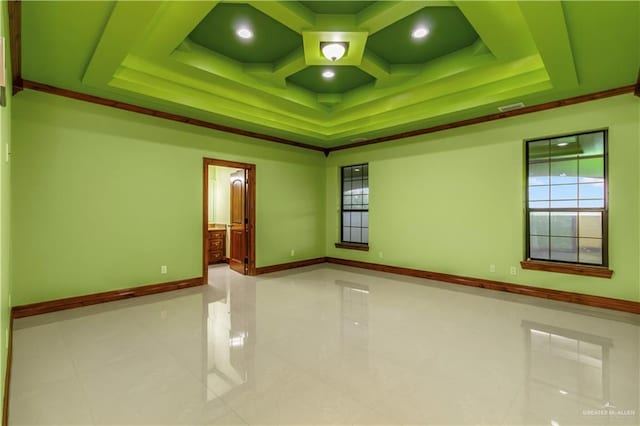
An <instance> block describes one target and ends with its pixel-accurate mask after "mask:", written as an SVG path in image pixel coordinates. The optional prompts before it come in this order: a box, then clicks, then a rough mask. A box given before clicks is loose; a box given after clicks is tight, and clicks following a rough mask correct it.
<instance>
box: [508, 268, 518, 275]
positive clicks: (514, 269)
mask: <svg viewBox="0 0 640 426" xmlns="http://www.w3.org/2000/svg"><path fill="white" fill-rule="evenodd" d="M509 273H510V274H511V275H516V274H517V273H518V270H517V269H516V267H515V266H512V267H511V268H509Z"/></svg>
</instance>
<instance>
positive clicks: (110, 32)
mask: <svg viewBox="0 0 640 426" xmlns="http://www.w3.org/2000/svg"><path fill="white" fill-rule="evenodd" d="M161 7H162V3H159V2H158V3H142V2H118V3H116V4H115V6H114V8H113V11H112V12H111V16H110V18H109V22H108V23H107V26H106V28H105V29H104V32H103V33H102V37H100V42H99V43H98V46H97V47H96V50H95V51H94V53H93V56H92V57H91V60H90V61H89V65H88V66H87V70H86V72H85V74H84V77H83V79H82V82H83V83H84V84H86V85H89V86H100V85H104V84H106V83H107V82H108V81H109V80H110V79H111V76H112V75H113V73H114V71H115V70H116V69H117V68H118V67H119V66H120V64H121V63H122V62H123V61H124V59H125V57H126V56H127V54H128V53H129V50H130V49H131V46H132V45H133V44H134V43H135V42H136V41H137V40H139V39H141V38H142V36H144V35H145V34H146V33H147V31H148V23H149V22H150V21H151V20H152V19H153V18H154V16H156V15H157V14H158V12H159V11H160V10H161ZM131 22H138V23H139V25H135V26H133V27H132V26H131Z"/></svg>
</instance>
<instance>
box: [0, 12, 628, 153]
mask: <svg viewBox="0 0 640 426" xmlns="http://www.w3.org/2000/svg"><path fill="white" fill-rule="evenodd" d="M8 8H9V39H10V45H11V69H12V77H13V94H14V95H15V94H16V93H18V92H20V91H21V90H23V89H32V90H37V91H40V92H45V93H51V94H54V95H58V96H64V97H68V98H72V99H77V100H81V101H85V102H91V103H95V104H98V105H104V106H109V107H112V108H117V109H123V110H126V111H131V112H136V113H139V114H145V115H150V116H153V117H158V118H163V119H166V120H171V121H178V122H181V123H187V124H191V125H193V126H198V127H204V128H208V129H213V130H217V131H220V132H225V133H231V134H236V135H240V136H246V137H250V138H254V139H261V140H265V141H269V142H275V143H280V144H284V145H289V146H294V147H297V148H303V149H309V150H312V151H318V152H322V153H323V154H324V155H325V157H328V156H329V154H331V153H332V152H334V151H341V150H344V149H351V148H357V147H361V146H366V145H374V144H378V143H383V142H389V141H393V140H398V139H405V138H410V137H413V136H419V135H425V134H429V133H436V132H441V131H444V130H449V129H455V128H458V127H465V126H471V125H474V124H480V123H486V122H489V121H495V120H500V119H503V118H510V117H515V116H518V115H524V114H529V113H533V112H539V111H545V110H549V109H554V108H560V107H563V106H568V105H574V104H578V103H582V102H588V101H593V100H598V99H603V98H608V97H611V96H618V95H622V94H626V93H635V95H636V96H640V73H639V74H638V82H637V83H636V84H634V85H630V86H622V87H618V88H614V89H609V90H604V91H601V92H596V93H591V94H586V95H582V96H576V97H573V98H569V99H563V100H558V101H552V102H547V103H544V104H540V105H533V106H530V107H526V108H522V109H519V110H514V111H509V112H504V113H497V114H490V115H485V116H482V117H476V118H471V119H467V120H461V121H456V122H453V123H448V124H441V125H438V126H433V127H427V128H423V129H418V130H413V131H410V132H404V133H397V134H393V135H389V136H383V137H379V138H374V139H370V140H367V141H362V142H356V143H351V144H346V145H341V146H336V147H331V148H326V147H320V146H317V145H311V144H306V143H302V142H295V141H292V140H289V139H285V138H279V137H276V136H271V135H267V134H263V133H258V132H251V131H247V130H242V129H238V128H235V127H229V126H223V125H219V124H215V123H210V122H207V121H203V120H197V119H193V118H189V117H186V116H182V115H177V114H170V113H166V112H162V111H158V110H154V109H151V108H145V107H139V106H136V105H132V104H127V103H124V102H117V101H113V100H110V99H106V98H100V97H97V96H91V95H87V94H84V93H80V92H75V91H72V90H66V89H62V88H58V87H55V86H50V85H47V84H43V83H38V82H35V81H29V80H23V79H22V1H21V0H9V1H8Z"/></svg>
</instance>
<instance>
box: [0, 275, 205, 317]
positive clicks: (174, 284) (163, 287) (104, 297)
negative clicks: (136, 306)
mask: <svg viewBox="0 0 640 426" xmlns="http://www.w3.org/2000/svg"><path fill="white" fill-rule="evenodd" d="M203 283H204V281H203V278H202V277H198V278H189V279H184V280H177V281H170V282H166V283H159V284H151V285H145V286H141V287H132V288H124V289H121V290H113V291H106V292H103V293H94V294H87V295H85V296H76V297H67V298H64V299H56V300H50V301H46V302H38V303H31V304H29V305H21V306H15V307H13V309H12V310H11V314H12V317H13V318H24V317H29V316H33V315H40V314H46V313H49V312H56V311H63V310H66V309H73V308H80V307H82V306H89V305H97V304H99V303H106V302H113V301H116V300H122V299H130V298H132V297H140V296H147V295H150V294H156V293H164V292H167V291H172V290H180V289H183V288H189V287H196V286H199V285H203Z"/></svg>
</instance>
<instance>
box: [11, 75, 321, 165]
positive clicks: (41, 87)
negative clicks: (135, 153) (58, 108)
mask: <svg viewBox="0 0 640 426" xmlns="http://www.w3.org/2000/svg"><path fill="white" fill-rule="evenodd" d="M22 88H23V89H31V90H36V91H38V92H44V93H50V94H52V95H58V96H62V97H65V98H71V99H76V100H79V101H84V102H89V103H93V104H98V105H102V106H108V107H111V108H116V109H121V110H125V111H129V112H135V113H138V114H143V115H149V116H152V117H157V118H162V119H165V120H169V121H177V122H179V123H186V124H191V125H192V126H197V127H204V128H206V129H211V130H217V131H219V132H224V133H231V134H234V135H240V136H245V137H248V138H254V139H261V140H265V141H268V142H275V143H279V144H282V145H289V146H294V147H296V148H305V149H309V150H312V151H318V152H322V153H324V152H325V148H323V147H319V146H315V145H309V144H306V143H301V142H295V141H292V140H289V139H284V138H279V137H277V136H271V135H266V134H264V133H257V132H251V131H249V130H242V129H238V128H235V127H229V126H223V125H220V124H215V123H211V122H208V121H204V120H197V119H195V118H189V117H187V116H184V115H178V114H170V113H168V112H163V111H158V110H155V109H152V108H145V107H141V106H137V105H133V104H128V103H125V102H118V101H113V100H111V99H107V98H100V97H98V96H93V95H87V94H86V93H80V92H75V91H73V90H67V89H61V88H59V87H55V86H50V85H48V84H42V83H38V82H35V81H30V80H22Z"/></svg>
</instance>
